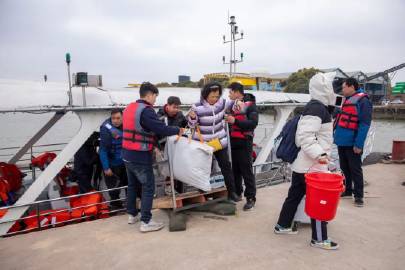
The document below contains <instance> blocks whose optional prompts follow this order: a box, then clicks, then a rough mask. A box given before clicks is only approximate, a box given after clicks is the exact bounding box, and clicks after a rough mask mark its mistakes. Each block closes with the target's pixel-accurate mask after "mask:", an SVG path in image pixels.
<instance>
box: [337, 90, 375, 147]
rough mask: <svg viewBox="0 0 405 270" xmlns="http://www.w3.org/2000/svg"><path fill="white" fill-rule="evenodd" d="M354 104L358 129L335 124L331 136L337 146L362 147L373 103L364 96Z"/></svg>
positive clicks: (369, 123)
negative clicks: (357, 115)
mask: <svg viewBox="0 0 405 270" xmlns="http://www.w3.org/2000/svg"><path fill="white" fill-rule="evenodd" d="M360 91H361V90H360ZM356 106H357V111H358V114H359V128H358V130H351V129H347V128H342V127H339V126H337V125H336V127H335V130H334V133H333V138H334V141H335V144H336V145H337V146H356V147H357V148H360V149H363V147H364V143H365V141H366V138H367V133H368V130H369V128H370V125H371V117H372V113H373V105H372V104H371V102H370V100H369V99H368V98H367V97H364V98H362V99H360V100H359V102H358V103H357V104H356Z"/></svg>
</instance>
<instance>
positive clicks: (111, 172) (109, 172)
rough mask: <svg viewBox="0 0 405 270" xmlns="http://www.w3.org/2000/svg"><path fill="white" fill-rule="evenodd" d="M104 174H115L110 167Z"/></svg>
mask: <svg viewBox="0 0 405 270" xmlns="http://www.w3.org/2000/svg"><path fill="white" fill-rule="evenodd" d="M104 174H105V175H106V176H113V174H114V173H113V171H112V170H111V169H108V170H104Z"/></svg>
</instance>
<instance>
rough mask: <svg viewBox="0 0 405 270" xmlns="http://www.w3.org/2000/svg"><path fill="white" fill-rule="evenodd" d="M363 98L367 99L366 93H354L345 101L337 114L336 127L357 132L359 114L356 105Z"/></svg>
mask: <svg viewBox="0 0 405 270" xmlns="http://www.w3.org/2000/svg"><path fill="white" fill-rule="evenodd" d="M364 97H368V95H367V94H366V93H363V92H361V93H355V94H354V95H353V96H351V97H349V98H348V99H346V100H345V102H344V103H343V105H342V109H341V111H340V112H339V113H338V115H337V117H336V121H335V127H336V125H337V126H339V127H342V128H347V129H352V130H357V129H358V128H359V112H358V111H357V103H358V102H359V101H360V100H361V99H362V98H364Z"/></svg>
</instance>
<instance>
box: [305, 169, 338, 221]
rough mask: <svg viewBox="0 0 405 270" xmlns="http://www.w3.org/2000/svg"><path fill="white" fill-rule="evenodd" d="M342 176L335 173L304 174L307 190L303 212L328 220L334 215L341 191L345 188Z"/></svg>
mask: <svg viewBox="0 0 405 270" xmlns="http://www.w3.org/2000/svg"><path fill="white" fill-rule="evenodd" d="M343 179H344V177H343V176H342V175H340V174H335V173H324V172H314V173H307V174H305V182H306V183H307V192H306V200H305V212H306V213H307V215H308V216H310V217H311V218H314V219H317V220H322V221H329V220H332V219H333V218H334V217H335V216H336V210H337V207H338V204H339V199H340V195H341V193H342V192H343V191H344V190H345V186H344V185H343Z"/></svg>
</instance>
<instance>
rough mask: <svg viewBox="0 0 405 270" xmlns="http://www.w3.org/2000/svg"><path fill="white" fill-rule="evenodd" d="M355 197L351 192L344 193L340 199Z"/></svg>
mask: <svg viewBox="0 0 405 270" xmlns="http://www.w3.org/2000/svg"><path fill="white" fill-rule="evenodd" d="M352 196H353V193H351V192H346V191H345V192H343V193H342V194H341V195H340V197H342V198H346V197H350V198H351V197H352Z"/></svg>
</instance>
